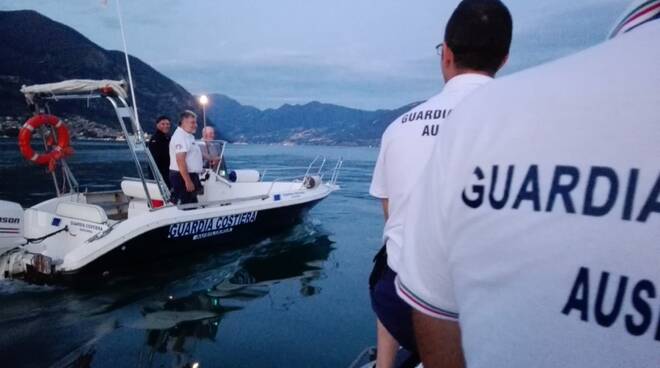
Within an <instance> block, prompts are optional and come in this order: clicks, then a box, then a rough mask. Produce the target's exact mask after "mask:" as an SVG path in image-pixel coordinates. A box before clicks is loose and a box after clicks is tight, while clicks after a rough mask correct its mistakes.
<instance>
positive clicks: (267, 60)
mask: <svg viewBox="0 0 660 368" xmlns="http://www.w3.org/2000/svg"><path fill="white" fill-rule="evenodd" d="M107 3H108V4H107V6H105V7H104V6H103V5H102V1H101V0H66V1H60V0H0V9H1V10H14V9H34V10H37V11H39V12H41V13H42V14H44V15H46V16H48V17H50V18H52V19H54V20H56V21H59V22H62V23H65V24H67V25H69V26H71V27H73V28H75V29H76V30H78V31H79V32H81V33H82V34H84V35H85V36H87V37H88V38H90V39H91V40H92V41H94V42H96V43H98V44H99V45H101V46H102V47H104V48H108V49H121V38H120V34H119V28H118V21H117V17H116V11H115V6H116V4H115V0H108V1H107ZM505 3H506V4H507V6H508V7H509V9H510V10H511V13H512V15H513V19H514V39H513V48H512V52H511V56H510V62H509V64H508V65H507V67H506V68H505V70H504V71H503V73H510V72H512V71H515V70H519V69H522V68H525V67H528V66H532V65H536V64H538V63H541V62H543V61H547V60H551V59H555V58H558V57H560V56H563V55H566V54H569V53H572V52H575V51H577V50H580V49H584V48H586V47H589V46H591V45H594V44H597V43H599V42H601V41H602V40H603V39H604V38H605V36H606V34H607V32H608V30H609V28H610V27H611V26H612V24H613V23H614V21H615V20H616V18H617V17H618V16H619V15H620V13H621V12H622V11H623V9H624V8H625V7H626V5H627V3H628V1H627V0H553V1H530V0H508V1H506V0H505ZM456 4H458V1H453V0H452V1H440V0H406V1H402V0H331V1H320V0H261V1H257V0H188V1H183V0H181V1H176V0H130V1H129V0H123V1H122V2H121V6H122V10H123V14H124V23H125V29H126V32H127V37H128V48H129V52H130V53H131V54H133V55H135V56H137V57H139V58H141V59H142V60H144V61H146V62H147V63H149V64H151V65H152V66H153V67H155V68H156V69H158V70H159V71H161V72H163V73H164V74H166V75H167V76H169V77H170V78H172V79H174V80H175V81H177V82H178V83H180V84H181V85H183V86H184V87H185V88H187V89H188V90H189V91H190V92H192V93H194V94H200V93H214V92H218V93H224V94H226V95H229V96H231V97H233V98H235V99H237V100H239V101H240V102H241V103H244V104H251V105H254V106H257V107H260V108H265V107H278V106H280V105H282V104H284V103H306V102H309V101H312V100H317V101H321V102H328V103H336V104H341V105H346V106H351V107H358V108H365V109H377V108H395V107H399V106H402V105H405V104H407V103H410V102H412V101H418V100H424V99H426V98H428V97H430V96H432V95H433V94H435V93H437V92H438V91H439V90H440V89H441V88H442V80H441V76H440V70H439V64H438V62H439V60H438V56H437V55H436V54H435V50H434V46H435V45H436V44H437V43H438V42H440V41H441V40H442V38H443V30H444V24H445V22H446V21H447V19H448V17H449V15H450V14H451V11H452V10H453V9H454V8H455V6H456ZM136 87H137V88H139V87H140V86H136Z"/></svg>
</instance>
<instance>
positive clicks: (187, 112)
mask: <svg viewBox="0 0 660 368" xmlns="http://www.w3.org/2000/svg"><path fill="white" fill-rule="evenodd" d="M185 118H195V119H197V114H195V113H194V112H192V111H191V110H184V111H183V112H182V113H181V115H180V116H179V125H181V122H182V121H183V119H185Z"/></svg>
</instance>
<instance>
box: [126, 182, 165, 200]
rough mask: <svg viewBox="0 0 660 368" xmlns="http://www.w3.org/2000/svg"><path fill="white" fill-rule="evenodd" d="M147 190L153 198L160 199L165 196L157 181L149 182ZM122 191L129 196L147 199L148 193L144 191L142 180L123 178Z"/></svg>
mask: <svg viewBox="0 0 660 368" xmlns="http://www.w3.org/2000/svg"><path fill="white" fill-rule="evenodd" d="M147 190H148V191H149V196H151V199H157V200H160V201H162V200H163V196H162V195H161V194H160V189H158V185H157V184H156V183H149V182H147ZM121 191H122V192H124V194H125V195H127V196H129V197H133V198H139V199H145V200H146V199H147V195H146V193H145V192H144V187H143V186H142V182H141V181H138V180H122V181H121Z"/></svg>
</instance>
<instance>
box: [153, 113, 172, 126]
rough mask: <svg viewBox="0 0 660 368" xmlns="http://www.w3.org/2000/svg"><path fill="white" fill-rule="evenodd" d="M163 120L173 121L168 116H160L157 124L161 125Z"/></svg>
mask: <svg viewBox="0 0 660 368" xmlns="http://www.w3.org/2000/svg"><path fill="white" fill-rule="evenodd" d="M162 120H169V121H172V120H171V119H170V117H169V116H167V115H161V116H159V117H157V118H156V124H158V123H160V122H161V121H162Z"/></svg>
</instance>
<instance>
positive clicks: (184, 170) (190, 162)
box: [170, 110, 204, 204]
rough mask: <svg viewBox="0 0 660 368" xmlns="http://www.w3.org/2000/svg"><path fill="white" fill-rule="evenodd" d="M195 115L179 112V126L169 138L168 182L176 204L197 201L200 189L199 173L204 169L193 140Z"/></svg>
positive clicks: (197, 147)
mask: <svg viewBox="0 0 660 368" xmlns="http://www.w3.org/2000/svg"><path fill="white" fill-rule="evenodd" d="M196 131H197V115H196V114H195V113H194V112H192V111H190V110H186V111H184V112H183V113H182V114H181V119H180V120H179V127H178V128H176V130H175V131H174V134H172V138H171V139H170V182H171V184H172V191H173V193H172V194H173V196H172V201H173V202H174V203H177V204H187V203H197V192H198V191H200V190H201V188H202V184H201V183H200V181H199V174H200V173H202V171H204V168H203V160H202V151H201V150H200V148H199V146H198V144H197V142H195V135H194V134H195V132H196Z"/></svg>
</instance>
